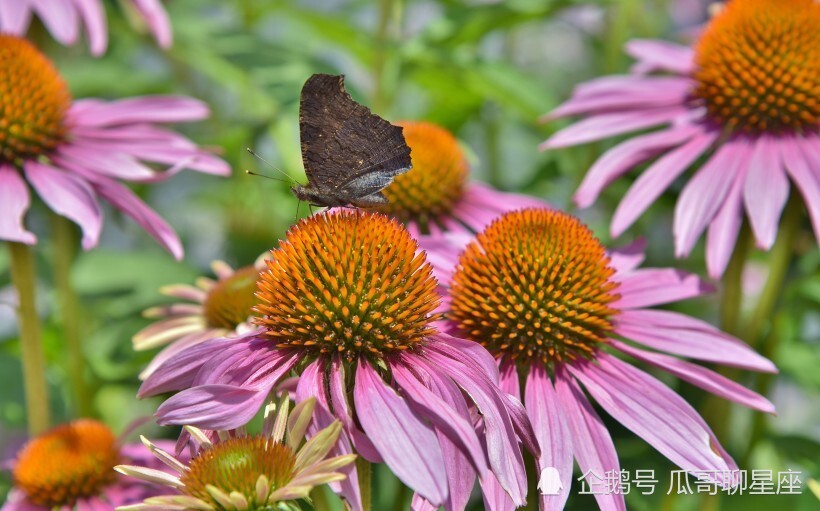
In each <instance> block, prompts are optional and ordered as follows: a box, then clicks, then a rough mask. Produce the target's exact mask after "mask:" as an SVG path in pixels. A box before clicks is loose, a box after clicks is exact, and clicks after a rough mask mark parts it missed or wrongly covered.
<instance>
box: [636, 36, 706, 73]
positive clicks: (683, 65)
mask: <svg viewBox="0 0 820 511" xmlns="http://www.w3.org/2000/svg"><path fill="white" fill-rule="evenodd" d="M626 53H627V54H628V55H629V56H631V57H632V58H634V59H636V60H639V61H640V71H641V72H644V73H648V72H651V71H671V72H673V73H678V74H681V75H688V74H690V73H691V72H692V71H693V69H694V66H695V61H694V51H693V50H692V48H690V47H688V46H681V45H679V44H675V43H671V42H669V41H660V40H654V39H633V40H632V41H629V42H628V43H626Z"/></svg>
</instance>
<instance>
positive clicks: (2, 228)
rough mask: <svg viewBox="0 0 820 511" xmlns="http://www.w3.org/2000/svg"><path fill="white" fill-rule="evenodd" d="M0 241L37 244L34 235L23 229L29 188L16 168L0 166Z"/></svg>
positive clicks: (28, 200) (29, 199) (28, 202)
mask: <svg viewBox="0 0 820 511" xmlns="http://www.w3.org/2000/svg"><path fill="white" fill-rule="evenodd" d="M0 204H2V205H3V213H2V214H0V239H4V240H8V241H17V242H19V243H26V244H28V245H32V244H34V243H37V238H36V237H35V236H34V234H33V233H31V232H29V231H27V230H26V228H25V227H23V217H24V216H25V214H26V211H28V208H29V204H31V198H30V197H29V193H28V187H27V186H26V182H25V181H23V178H22V177H20V174H19V173H18V172H17V170H16V169H15V168H14V167H11V166H9V165H2V164H0Z"/></svg>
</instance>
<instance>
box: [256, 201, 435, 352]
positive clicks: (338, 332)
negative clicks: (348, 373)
mask: <svg viewBox="0 0 820 511" xmlns="http://www.w3.org/2000/svg"><path fill="white" fill-rule="evenodd" d="M417 248H418V246H417V244H416V242H415V241H414V240H413V239H412V238H411V237H410V235H409V234H408V233H407V231H406V230H405V229H404V227H402V225H401V224H399V223H398V222H397V221H395V220H392V219H389V218H388V217H386V216H384V215H381V214H378V213H370V212H361V211H342V212H333V213H326V214H320V215H314V216H312V217H310V218H307V219H305V220H302V221H301V222H299V223H298V224H297V225H295V226H294V227H292V228H291V230H290V231H289V232H288V234H287V236H286V239H285V241H283V242H282V243H281V244H280V246H279V248H278V249H275V250H273V251H272V252H271V254H272V257H271V258H270V259H269V260H268V261H267V265H268V269H267V270H266V271H263V272H262V273H261V274H260V278H259V292H258V293H257V295H258V297H259V299H260V304H259V305H258V306H257V307H256V311H257V313H258V314H259V315H260V317H258V318H256V319H255V322H256V323H257V324H258V325H260V326H263V327H265V329H266V330H267V334H268V335H269V336H270V338H271V339H272V340H274V341H275V342H276V343H277V345H278V346H279V347H300V348H302V349H306V350H309V351H310V352H312V353H313V354H315V355H318V354H330V353H341V354H343V355H344V356H345V357H346V358H347V359H348V360H352V359H353V358H354V357H355V356H357V355H360V354H363V355H365V356H368V357H374V358H376V359H378V358H381V357H382V356H384V355H386V354H388V353H390V352H394V351H396V350H406V349H408V348H412V347H413V346H416V345H418V344H419V343H421V342H422V341H423V340H424V339H425V337H427V336H428V335H430V334H431V333H433V331H434V330H433V327H432V326H431V322H432V321H433V320H434V319H435V317H434V315H433V311H434V310H435V309H436V307H437V306H438V304H439V301H440V299H439V296H438V294H437V293H436V280H435V279H434V278H433V276H432V267H431V266H430V264H429V263H427V262H426V260H425V256H424V253H423V252H418V250H417Z"/></svg>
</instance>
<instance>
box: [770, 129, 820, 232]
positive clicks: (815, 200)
mask: <svg viewBox="0 0 820 511" xmlns="http://www.w3.org/2000/svg"><path fill="white" fill-rule="evenodd" d="M810 143H815V144H820V137H808V138H807V141H805V142H804V143H802V144H799V143H798V141H797V140H795V139H794V138H792V137H785V138H784V139H782V140H780V144H778V145H779V147H780V157H781V158H782V159H783V163H784V164H785V165H786V171H787V172H788V173H789V175H790V176H791V178H792V179H793V180H794V182H795V184H796V185H797V188H798V189H799V190H800V194H801V195H802V196H803V204H805V205H806V209H807V210H808V212H809V218H811V224H812V226H813V227H814V237H815V238H816V239H817V240H818V242H820V163H816V164H815V165H816V167H817V170H815V171H814V172H812V170H811V167H810V166H809V162H811V161H812V159H811V158H812V157H813V156H814V155H813V154H809V152H808V151H807V150H806V148H804V147H801V145H802V146H808V145H809V144H810ZM818 152H820V151H818ZM817 157H818V158H820V155H818V156H817Z"/></svg>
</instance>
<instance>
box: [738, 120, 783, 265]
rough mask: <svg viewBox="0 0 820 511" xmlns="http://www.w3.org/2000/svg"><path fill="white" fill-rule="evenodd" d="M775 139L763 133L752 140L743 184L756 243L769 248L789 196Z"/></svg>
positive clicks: (744, 196)
mask: <svg viewBox="0 0 820 511" xmlns="http://www.w3.org/2000/svg"><path fill="white" fill-rule="evenodd" d="M777 143H778V141H775V140H772V138H771V137H769V136H766V135H763V136H761V137H760V138H759V139H758V140H757V142H756V143H755V146H754V149H753V150H752V157H751V160H749V171H748V174H747V175H746V183H745V185H744V187H743V202H744V203H745V205H746V212H747V214H748V215H749V220H750V223H751V224H752V231H753V232H754V234H755V238H756V239H757V246H758V248H761V249H763V250H768V249H770V248H771V247H772V245H773V244H774V238H775V236H777V224H778V222H779V220H780V214H781V213H782V212H783V208H784V207H785V206H786V201H788V200H789V180H788V178H786V173H785V172H784V169H783V162H782V161H781V159H780V157H779V156H780V155H779V151H778V147H777Z"/></svg>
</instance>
